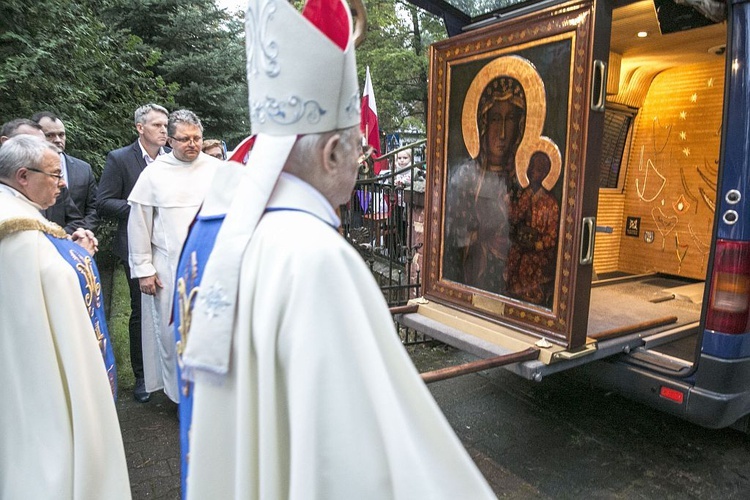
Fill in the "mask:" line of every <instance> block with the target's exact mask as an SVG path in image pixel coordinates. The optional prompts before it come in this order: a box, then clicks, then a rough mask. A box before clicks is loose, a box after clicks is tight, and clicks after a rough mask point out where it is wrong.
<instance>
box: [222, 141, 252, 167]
mask: <svg viewBox="0 0 750 500" xmlns="http://www.w3.org/2000/svg"><path fill="white" fill-rule="evenodd" d="M256 137H257V136H255V135H251V136H250V137H248V138H246V139H244V140H243V141H242V142H241V143H239V145H238V146H237V147H236V148H235V149H234V151H233V152H232V156H230V157H229V161H236V162H238V163H242V164H243V165H247V157H248V155H249V154H250V151H251V150H252V149H253V145H254V144H255V138H256Z"/></svg>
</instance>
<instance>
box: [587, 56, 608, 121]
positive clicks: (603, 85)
mask: <svg viewBox="0 0 750 500" xmlns="http://www.w3.org/2000/svg"><path fill="white" fill-rule="evenodd" d="M606 96H607V65H606V63H605V62H604V61H602V60H600V59H596V60H595V61H594V74H593V75H592V77H591V111H604V103H605V101H606Z"/></svg>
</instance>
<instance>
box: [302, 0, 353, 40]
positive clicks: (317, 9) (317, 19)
mask: <svg viewBox="0 0 750 500" xmlns="http://www.w3.org/2000/svg"><path fill="white" fill-rule="evenodd" d="M346 9H347V6H346V5H345V4H344V2H342V1H341V0H308V1H307V3H305V7H304V9H303V10H302V15H303V16H305V18H306V19H307V20H308V21H310V23H311V24H312V25H313V26H315V27H316V28H318V29H319V30H320V31H321V32H322V33H323V34H324V35H326V36H327V37H328V38H330V39H331V41H332V42H333V43H335V44H336V45H338V46H339V48H340V49H341V50H342V51H343V50H346V46H347V45H348V44H349V36H350V35H351V27H350V26H349V16H348V15H347V12H346Z"/></svg>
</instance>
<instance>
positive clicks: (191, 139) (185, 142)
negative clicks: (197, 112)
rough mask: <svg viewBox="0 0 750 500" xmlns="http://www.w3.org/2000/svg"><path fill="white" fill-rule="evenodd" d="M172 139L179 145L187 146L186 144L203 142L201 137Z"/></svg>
mask: <svg viewBox="0 0 750 500" xmlns="http://www.w3.org/2000/svg"><path fill="white" fill-rule="evenodd" d="M172 139H174V140H175V141H177V142H179V143H181V144H187V143H188V142H192V143H194V144H199V143H201V142H203V137H172Z"/></svg>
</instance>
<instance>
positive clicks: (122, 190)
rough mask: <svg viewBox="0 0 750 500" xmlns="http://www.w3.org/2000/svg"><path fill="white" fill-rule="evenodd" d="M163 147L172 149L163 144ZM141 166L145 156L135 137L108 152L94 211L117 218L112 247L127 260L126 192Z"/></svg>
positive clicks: (128, 190)
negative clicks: (128, 143)
mask: <svg viewBox="0 0 750 500" xmlns="http://www.w3.org/2000/svg"><path fill="white" fill-rule="evenodd" d="M164 150H165V151H171V150H170V149H169V148H166V147H165V148H164ZM144 168H146V160H144V159H143V153H142V152H141V147H140V145H138V141H135V142H134V143H133V144H131V145H129V146H125V147H124V148H120V149H115V150H114V151H110V152H109V154H108V155H107V161H106V163H105V164H104V171H103V172H102V176H101V178H100V179H99V191H98V194H97V203H96V206H97V211H98V213H99V217H102V218H104V217H107V218H112V219H116V220H117V234H116V235H115V238H114V242H113V249H112V250H113V252H114V254H115V255H116V256H117V257H119V258H120V259H122V261H123V262H125V263H126V264H127V262H128V215H129V214H130V205H128V196H130V191H132V190H133V186H135V182H136V181H137V180H138V176H139V175H141V172H142V171H143V169H144Z"/></svg>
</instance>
